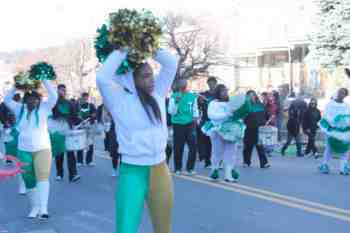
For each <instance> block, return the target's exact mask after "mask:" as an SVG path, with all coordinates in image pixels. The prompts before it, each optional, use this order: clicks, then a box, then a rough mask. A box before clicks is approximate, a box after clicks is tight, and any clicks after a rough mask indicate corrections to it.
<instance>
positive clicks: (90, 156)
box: [77, 92, 97, 167]
mask: <svg viewBox="0 0 350 233" xmlns="http://www.w3.org/2000/svg"><path fill="white" fill-rule="evenodd" d="M89 99H90V96H89V93H87V92H84V93H83V94H82V96H81V99H80V103H79V105H78V107H79V112H78V115H79V119H80V120H81V121H84V120H86V119H90V120H89V123H90V125H93V124H95V122H96V118H97V115H96V112H97V109H96V107H95V105H94V104H93V103H90V102H89ZM89 141H90V140H89ZM90 143H91V141H90ZM77 157H78V166H79V167H80V166H83V165H84V151H83V150H80V151H78V156H77ZM85 163H86V165H87V166H95V163H94V144H90V145H89V148H88V151H87V152H86V157H85Z"/></svg>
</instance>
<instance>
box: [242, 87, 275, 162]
mask: <svg viewBox="0 0 350 233" xmlns="http://www.w3.org/2000/svg"><path fill="white" fill-rule="evenodd" d="M247 96H248V97H250V98H251V100H252V110H251V112H250V113H249V114H248V116H246V117H245V118H244V123H245V125H246V127H247V128H246V130H245V132H244V139H243V142H244V148H243V159H244V166H245V167H250V165H251V158H252V152H253V148H254V147H256V149H257V152H258V156H259V161H260V167H261V168H269V167H270V164H269V163H268V160H267V158H266V154H265V150H264V147H263V146H262V145H259V143H258V142H259V127H260V126H263V125H265V123H266V113H265V108H264V105H263V104H262V103H261V102H260V100H259V98H258V96H257V94H256V93H255V91H253V90H250V91H248V92H247Z"/></svg>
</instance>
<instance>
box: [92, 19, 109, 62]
mask: <svg viewBox="0 0 350 233" xmlns="http://www.w3.org/2000/svg"><path fill="white" fill-rule="evenodd" d="M108 35H109V31H108V28H107V25H106V24H103V25H102V26H101V27H100V28H98V29H97V37H96V39H95V50H96V56H97V59H98V60H99V62H104V60H106V58H107V56H108V55H109V54H110V53H111V52H112V51H113V46H112V44H111V43H109V41H108Z"/></svg>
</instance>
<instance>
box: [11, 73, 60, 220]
mask: <svg viewBox="0 0 350 233" xmlns="http://www.w3.org/2000/svg"><path fill="white" fill-rule="evenodd" d="M43 84H44V86H45V88H46V90H47V92H48V98H47V100H46V101H41V96H40V94H39V93H37V92H36V91H33V92H31V93H26V94H25V96H24V98H23V103H22V104H21V103H17V102H15V101H14V100H13V96H14V95H15V94H16V89H15V88H13V89H12V90H11V91H10V92H9V93H8V95H7V96H6V97H5V101H4V102H5V104H6V106H7V107H8V108H9V109H10V110H11V111H13V112H14V113H15V115H16V119H17V123H16V129H17V131H18V133H19V135H18V146H17V149H18V153H17V156H18V158H19V160H20V161H21V162H23V163H24V164H25V166H24V167H23V170H24V173H22V176H23V179H24V183H25V186H26V188H27V190H28V197H29V200H30V203H31V208H32V209H31V211H30V213H29V215H28V218H36V217H39V218H40V219H44V220H45V219H48V218H49V215H48V211H47V206H48V199H49V190H50V184H49V176H50V170H51V158H52V155H51V143H50V136H49V131H48V126H47V120H48V116H49V115H50V114H51V110H52V108H53V107H54V106H55V104H56V102H57V98H58V96H57V92H56V90H55V88H53V87H52V86H51V84H50V82H49V81H47V80H44V81H43Z"/></svg>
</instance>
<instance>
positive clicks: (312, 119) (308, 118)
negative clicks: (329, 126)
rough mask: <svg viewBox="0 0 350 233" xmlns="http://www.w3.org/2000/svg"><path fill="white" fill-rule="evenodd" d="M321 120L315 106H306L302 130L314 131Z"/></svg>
mask: <svg viewBox="0 0 350 233" xmlns="http://www.w3.org/2000/svg"><path fill="white" fill-rule="evenodd" d="M320 120H321V112H320V110H318V109H317V108H310V107H309V108H308V109H307V110H306V112H305V114H304V119H303V130H304V131H307V130H311V132H315V131H316V130H317V128H318V125H317V124H318V122H319V121H320Z"/></svg>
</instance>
